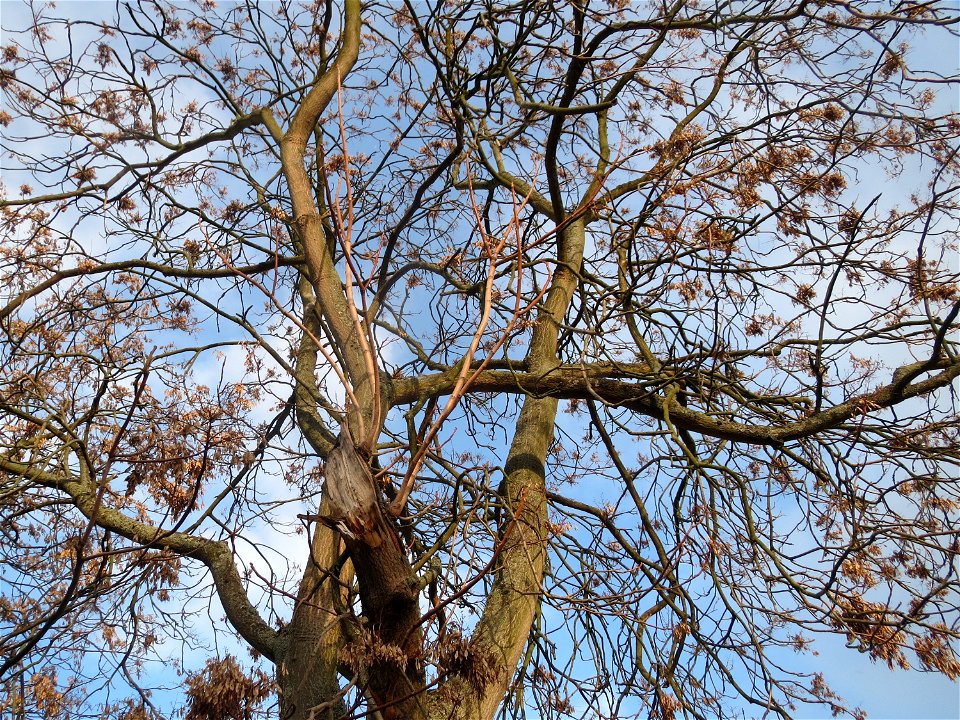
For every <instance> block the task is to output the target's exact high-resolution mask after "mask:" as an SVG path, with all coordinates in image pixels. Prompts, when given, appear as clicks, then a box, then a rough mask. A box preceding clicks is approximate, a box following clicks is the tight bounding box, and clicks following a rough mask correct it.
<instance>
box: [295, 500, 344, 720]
mask: <svg viewBox="0 0 960 720" xmlns="http://www.w3.org/2000/svg"><path fill="white" fill-rule="evenodd" d="M325 504H326V503H324V504H322V505H321V511H323V510H324V509H325V508H324V505H325ZM341 547H342V543H341V541H340V536H339V534H338V533H336V532H335V531H333V530H331V529H330V528H328V527H325V526H324V525H322V524H318V525H316V527H315V529H314V534H313V541H312V542H311V545H310V555H311V557H310V561H309V563H308V565H307V568H306V570H305V571H304V576H303V580H302V581H301V583H300V591H299V593H298V594H297V601H296V605H295V606H294V611H293V617H292V619H291V621H290V624H289V625H288V626H287V627H285V628H284V629H283V631H282V633H281V637H280V641H279V643H278V645H279V652H278V658H277V685H278V686H279V689H280V718H281V720H334V719H335V718H340V717H343V715H344V714H345V713H346V710H345V707H344V704H343V702H342V700H341V699H340V698H339V690H340V684H339V678H338V674H337V669H338V664H339V654H340V648H341V646H342V644H343V637H344V636H343V630H342V627H341V624H340V623H341V620H340V618H339V617H338V613H339V612H342V609H341V605H342V604H343V599H344V598H345V592H344V590H343V586H345V585H346V584H347V583H349V581H350V575H351V573H350V570H349V568H346V569H343V570H340V569H339V568H337V559H338V556H339V552H340V548H341ZM338 570H339V577H334V576H333V575H332V574H331V571H338Z"/></svg>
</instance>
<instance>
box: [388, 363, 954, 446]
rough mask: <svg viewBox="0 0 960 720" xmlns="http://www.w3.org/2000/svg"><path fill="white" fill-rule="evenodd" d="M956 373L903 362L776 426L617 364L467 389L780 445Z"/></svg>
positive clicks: (442, 381)
mask: <svg viewBox="0 0 960 720" xmlns="http://www.w3.org/2000/svg"><path fill="white" fill-rule="evenodd" d="M918 368H925V369H927V370H940V371H941V372H939V373H937V374H935V375H932V376H930V377H927V378H925V379H923V380H920V381H916V382H913V383H911V384H908V385H905V386H902V382H901V378H903V377H908V376H909V374H910V373H911V372H914V371H916V370H917V369H918ZM958 376H960V361H949V360H947V359H943V360H940V361H938V362H937V363H935V364H933V365H930V364H929V363H928V362H927V361H921V362H917V363H912V364H910V365H904V366H903V367H901V368H899V369H897V371H896V372H895V373H894V375H893V378H892V380H891V382H890V383H888V384H886V385H883V386H881V387H880V388H877V389H876V390H873V391H871V392H868V393H864V394H862V395H857V396H855V397H852V398H850V399H848V400H846V401H845V402H842V403H840V404H839V405H835V406H834V407H831V408H828V409H826V410H823V411H821V412H818V413H814V414H813V415H810V416H808V417H805V418H803V419H801V420H795V421H792V422H787V423H784V424H782V425H779V426H775V425H770V426H759V425H755V424H747V423H740V422H735V421H732V420H725V419H722V418H718V417H716V416H713V415H709V414H707V413H703V412H699V411H697V410H693V409H690V408H687V407H684V406H683V405H681V404H680V403H679V402H677V401H676V400H671V399H668V398H667V397H665V396H664V395H662V394H660V393H659V392H658V389H659V388H661V387H662V386H663V385H664V384H665V383H666V382H668V381H670V380H671V378H664V377H658V376H657V375H656V374H653V373H650V374H647V375H646V376H645V377H644V378H642V379H640V378H634V379H628V378H627V377H626V373H625V372H624V369H623V368H622V367H621V366H614V365H609V364H601V365H592V366H591V365H588V366H571V365H567V366H558V367H556V368H554V369H552V370H549V371H548V372H546V373H533V372H529V371H523V372H520V371H504V370H488V371H485V372H482V373H480V375H478V376H477V378H476V380H474V382H473V383H472V384H471V386H470V392H482V393H490V392H496V393H517V394H522V395H532V396H537V397H554V398H562V399H587V398H597V399H600V400H602V401H603V402H605V403H608V404H611V405H618V406H620V407H625V408H629V409H631V410H635V411H637V412H639V413H642V414H644V415H648V416H650V417H654V418H662V417H663V416H664V409H665V408H666V409H667V411H668V412H669V416H670V420H671V421H672V422H673V424H674V425H676V427H678V428H681V429H684V430H689V431H691V432H696V433H699V434H701V435H707V436H710V437H716V438H723V439H726V440H735V441H740V442H750V443H758V444H763V445H779V444H781V443H783V442H785V441H787V440H794V439H797V438H802V437H807V436H810V435H814V434H816V433H818V432H821V431H823V430H827V429H830V428H832V427H836V426H838V425H840V424H841V423H843V422H846V421H847V420H849V419H851V418H853V417H856V416H858V415H862V414H864V413H865V412H870V411H873V410H878V409H882V408H888V407H893V406H894V405H897V404H898V403H900V402H902V401H904V400H906V399H908V398H913V397H919V396H922V395H926V394H929V393H930V392H933V391H934V390H936V389H938V388H942V387H946V386H948V385H950V384H951V383H952V382H953V381H954V380H955V379H956V378H957V377H958ZM454 382H455V376H454V374H453V373H452V372H445V373H438V374H436V375H425V376H420V377H417V378H400V379H398V380H395V381H394V386H393V402H394V403H395V404H397V405H403V404H406V403H410V402H414V401H415V400H418V399H420V398H424V397H436V396H439V395H445V394H447V393H449V392H450V391H451V390H452V388H453V385H454ZM761 402H762V399H761Z"/></svg>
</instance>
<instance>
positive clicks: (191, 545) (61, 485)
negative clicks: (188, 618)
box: [0, 457, 277, 660]
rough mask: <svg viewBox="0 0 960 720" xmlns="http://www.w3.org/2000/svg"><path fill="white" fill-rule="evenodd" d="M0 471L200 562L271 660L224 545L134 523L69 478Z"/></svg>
mask: <svg viewBox="0 0 960 720" xmlns="http://www.w3.org/2000/svg"><path fill="white" fill-rule="evenodd" d="M0 471H3V472H6V473H10V474H12V475H15V476H17V477H22V478H24V479H25V480H29V481H32V482H36V483H38V484H40V485H43V486H45V487H49V488H54V489H56V490H60V491H62V492H65V493H66V494H67V495H68V496H69V497H70V500H71V501H72V502H73V504H74V506H76V508H77V509H78V510H79V511H80V512H81V513H83V515H84V516H85V517H86V518H87V519H88V520H90V521H91V522H93V523H94V524H96V525H97V526H98V527H101V528H103V529H104V530H109V531H111V532H113V533H116V534H117V535H120V536H122V537H125V538H127V539H128V540H132V541H133V542H135V543H138V544H140V545H142V546H143V547H147V548H154V549H160V550H172V551H173V552H175V553H177V554H179V555H182V556H184V557H190V558H194V559H196V560H199V561H200V562H202V563H203V564H204V565H206V566H207V568H208V569H209V570H210V574H211V575H212V576H213V582H214V585H215V586H216V589H217V595H218V597H219V598H220V602H221V604H222V605H223V609H224V611H225V612H226V614H227V619H228V620H229V621H230V624H231V625H233V627H234V629H236V631H237V632H238V633H239V634H240V636H241V637H243V639H244V640H246V641H247V642H248V643H250V645H251V647H253V648H254V649H255V650H256V651H257V652H259V653H261V654H262V655H264V656H265V657H267V658H269V659H271V660H273V659H274V657H275V646H276V640H277V632H276V631H275V630H274V629H273V628H271V627H270V626H269V625H268V624H267V623H266V622H265V621H264V620H263V618H262V617H260V614H259V613H258V612H257V609H256V608H255V607H254V606H253V604H252V603H251V602H250V599H249V598H248V597H247V592H246V589H245V588H244V586H243V581H242V580H241V578H240V574H239V573H238V572H237V567H236V565H235V564H234V561H233V554H232V553H231V552H230V549H229V548H228V547H227V545H226V544H225V543H223V542H217V541H215V540H208V539H206V538H201V537H196V536H194V535H188V534H187V533H181V532H171V531H167V530H162V529H160V528H158V527H156V526H154V525H151V524H149V523H145V522H142V521H140V520H134V519H133V518H131V517H128V516H127V515H124V514H123V513H122V512H120V511H119V510H115V509H114V508H111V507H108V506H106V505H104V503H103V500H102V497H101V498H100V499H98V492H97V490H96V488H95V487H94V486H93V485H92V484H91V483H87V482H83V481H82V480H80V479H77V478H76V477H73V476H67V475H59V474H54V473H50V472H46V471H43V470H39V469H37V468H35V467H33V466H31V465H28V464H26V463H20V462H16V461H13V460H10V459H8V458H5V457H0Z"/></svg>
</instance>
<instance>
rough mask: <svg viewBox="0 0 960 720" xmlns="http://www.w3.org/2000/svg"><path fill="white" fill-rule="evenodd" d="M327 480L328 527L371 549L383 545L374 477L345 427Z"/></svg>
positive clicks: (328, 467)
mask: <svg viewBox="0 0 960 720" xmlns="http://www.w3.org/2000/svg"><path fill="white" fill-rule="evenodd" d="M324 476H325V479H326V494H327V501H328V502H329V508H330V509H329V511H328V513H327V515H326V518H325V519H326V520H327V521H328V524H330V525H332V526H333V527H335V528H336V529H337V530H339V531H340V532H341V533H343V534H344V535H346V536H347V537H348V538H350V539H351V540H360V541H362V542H364V543H365V544H367V545H369V546H370V547H377V546H378V545H380V543H381V541H382V535H381V533H380V532H377V531H378V530H379V529H380V528H379V526H380V525H381V524H382V519H381V510H380V506H379V504H378V502H377V490H376V487H375V486H374V482H373V475H372V474H371V472H370V467H369V466H368V465H367V463H365V462H364V461H363V459H362V458H361V457H360V455H359V453H358V452H357V448H356V446H355V445H354V443H353V438H352V436H351V435H350V431H349V430H348V429H347V428H346V426H344V427H343V428H342V429H341V431H340V439H339V441H338V442H337V446H336V447H335V448H334V449H333V450H332V451H331V452H330V454H329V455H328V456H327V464H326V469H325V471H324Z"/></svg>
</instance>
